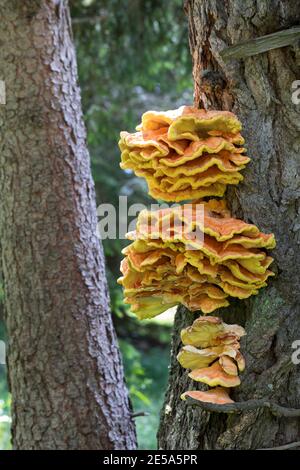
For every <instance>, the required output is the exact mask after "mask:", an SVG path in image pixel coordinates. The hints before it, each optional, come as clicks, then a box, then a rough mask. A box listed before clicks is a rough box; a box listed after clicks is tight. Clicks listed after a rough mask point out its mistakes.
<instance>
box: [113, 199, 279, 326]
mask: <svg viewBox="0 0 300 470" xmlns="http://www.w3.org/2000/svg"><path fill="white" fill-rule="evenodd" d="M202 204H203V207H204V215H203V217H198V213H197V208H198V207H199V205H198V204H197V203H194V204H185V205H182V206H178V207H174V208H170V209H162V210H159V211H146V210H144V211H142V212H140V214H139V216H138V220H137V226H136V230H135V231H134V232H130V233H129V234H128V238H129V239H131V240H132V243H131V245H129V246H127V247H126V248H125V249H124V250H123V253H124V255H125V256H126V257H125V260H123V262H122V264H121V271H122V274H123V276H122V277H121V278H120V279H119V281H118V282H119V283H120V284H122V285H123V287H124V296H125V302H126V303H129V304H131V311H132V312H134V313H135V314H136V315H137V316H138V317H139V318H140V319H144V318H151V317H153V316H155V315H158V314H160V313H162V312H163V311H165V310H167V309H168V308H170V307H172V306H175V305H178V304H179V303H181V304H183V305H185V306H186V307H187V308H188V309H189V310H191V311H196V310H200V311H201V312H202V313H205V314H207V313H211V312H213V311H214V310H216V309H218V308H220V307H226V306H228V305H229V296H231V297H237V298H239V299H243V298H247V297H250V296H251V295H254V294H257V293H258V291H259V289H260V288H262V287H264V286H266V281H267V279H268V277H269V276H273V275H274V273H273V272H272V271H270V270H269V269H268V267H269V265H270V263H271V262H272V258H270V257H269V256H267V254H266V252H265V250H266V249H271V248H274V246H275V240H274V236H273V235H272V234H268V235H266V234H264V233H261V232H260V231H259V229H258V228H257V227H256V226H255V225H253V224H247V223H246V222H243V221H242V220H239V219H234V218H232V217H231V216H230V213H229V211H228V210H227V208H226V205H225V203H224V202H223V201H216V200H210V201H209V202H202ZM195 234H196V236H195Z"/></svg>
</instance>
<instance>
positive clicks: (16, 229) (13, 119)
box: [0, 0, 135, 449]
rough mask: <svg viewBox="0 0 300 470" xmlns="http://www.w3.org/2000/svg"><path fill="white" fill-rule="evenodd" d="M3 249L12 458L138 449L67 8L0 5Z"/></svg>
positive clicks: (9, 1) (61, 4) (43, 0)
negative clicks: (17, 453) (34, 452)
mask: <svg viewBox="0 0 300 470" xmlns="http://www.w3.org/2000/svg"><path fill="white" fill-rule="evenodd" d="M0 11H1V30H0V44H1V47H0V70H1V77H0V78H1V79H2V80H5V83H6V99H7V103H6V105H1V106H0V113H1V114H0V119H1V121H0V124H1V127H0V131H1V133H0V138H1V150H0V162H1V166H0V187H1V198H0V240H1V245H2V265H3V273H4V285H5V296H6V298H5V306H6V323H7V329H8V335H9V348H8V372H9V382H10V389H11V392H12V435H13V446H14V448H16V449H133V448H135V431H134V424H133V421H132V417H131V409H130V404H129V400H128V395H127V391H126V387H125V384H124V376H123V369H122V364H121V359H120V354H119V350H118V346H117V340H116V336H115V332H114V329H113V325H112V320H111V316H110V312H109V298H108V292H107V285H106V279H105V269H104V258H103V252H102V248H101V246H100V244H99V240H98V238H97V236H96V204H95V194H94V186H93V182H92V178H91V172H90V161H89V155H88V150H87V147H86V141H85V137H86V135H85V129H84V124H83V120H82V112H81V102H80V92H79V88H78V85H77V68H76V58H75V51H74V47H73V43H72V33H71V25H70V16H69V10H68V4H67V1H65V0H34V1H33V0H32V1H29V0H24V1H17V0H0Z"/></svg>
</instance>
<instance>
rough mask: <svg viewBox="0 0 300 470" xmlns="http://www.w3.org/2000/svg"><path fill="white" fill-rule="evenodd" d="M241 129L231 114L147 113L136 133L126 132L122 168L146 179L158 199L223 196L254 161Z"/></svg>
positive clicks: (183, 110)
mask: <svg viewBox="0 0 300 470" xmlns="http://www.w3.org/2000/svg"><path fill="white" fill-rule="evenodd" d="M240 130H241V123H240V122H239V120H238V119H237V118H236V116H235V115H234V114H232V113H231V112H229V111H206V110H204V109H201V110H199V109H196V108H193V107H190V106H182V107H181V108H179V109H176V110H172V111H166V112H155V111H148V112H146V113H145V114H143V116H142V123H141V124H140V125H139V126H138V127H137V132H135V133H132V134H130V133H128V132H121V138H120V141H119V147H120V150H121V168H123V169H129V170H133V171H134V172H135V174H136V175H137V176H140V177H143V178H145V179H146V181H147V183H148V188H149V194H150V195H151V196H152V197H154V198H155V199H162V200H164V201H175V202H179V201H184V200H191V199H198V198H203V197H206V196H223V194H224V192H225V190H226V186H227V185H228V184H234V185H235V184H238V183H239V182H240V181H242V179H243V176H242V174H241V173H240V171H241V170H243V168H245V165H246V164H247V163H248V162H249V161H250V159H249V158H248V157H247V156H245V154H244V153H245V149H244V148H243V147H242V146H243V144H244V139H243V137H242V136H241V134H240Z"/></svg>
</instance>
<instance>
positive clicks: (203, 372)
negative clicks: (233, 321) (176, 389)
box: [177, 316, 246, 403]
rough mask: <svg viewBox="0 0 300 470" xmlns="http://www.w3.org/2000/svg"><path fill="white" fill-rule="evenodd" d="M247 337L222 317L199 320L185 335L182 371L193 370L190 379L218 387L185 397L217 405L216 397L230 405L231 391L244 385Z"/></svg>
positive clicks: (186, 329) (181, 362)
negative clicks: (244, 340) (242, 345)
mask: <svg viewBox="0 0 300 470" xmlns="http://www.w3.org/2000/svg"><path fill="white" fill-rule="evenodd" d="M245 334H246V332H245V330H244V328H242V327H241V326H239V325H227V324H226V323H224V322H222V320H221V319H220V318H218V317H211V316H206V317H199V318H197V319H196V320H195V321H194V323H193V324H192V325H191V326H189V327H188V328H185V329H184V330H182V331H181V341H182V343H183V344H184V346H183V348H182V349H181V350H180V352H179V354H178V356H177V359H178V361H179V363H180V364H181V366H182V367H184V368H185V369H190V370H191V372H190V373H189V374H188V375H189V377H190V378H191V379H192V380H194V381H196V382H202V383H204V384H207V385H209V386H210V387H217V388H214V389H213V390H209V391H207V392H203V391H196V390H193V391H188V392H184V393H183V394H182V396H181V398H182V399H185V398H186V396H190V397H192V398H196V399H201V400H202V401H211V402H213V403H219V402H218V401H216V394H217V396H218V397H219V398H222V400H225V401H223V403H230V402H232V400H231V399H230V398H229V396H228V392H227V390H228V389H229V388H231V387H237V386H238V385H240V383H241V381H240V378H239V372H243V370H244V369H245V360H244V357H243V355H242V354H241V352H240V342H239V341H240V338H241V337H242V336H244V335H245Z"/></svg>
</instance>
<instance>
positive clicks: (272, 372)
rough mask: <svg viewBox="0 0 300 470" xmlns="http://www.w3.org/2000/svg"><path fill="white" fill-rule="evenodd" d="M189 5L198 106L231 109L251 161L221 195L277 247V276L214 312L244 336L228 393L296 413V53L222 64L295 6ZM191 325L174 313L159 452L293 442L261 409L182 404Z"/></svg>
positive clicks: (299, 144) (232, 1) (284, 422)
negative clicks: (239, 369) (242, 364)
mask: <svg viewBox="0 0 300 470" xmlns="http://www.w3.org/2000/svg"><path fill="white" fill-rule="evenodd" d="M185 6H186V10H187V14H188V20H189V29H190V47H191V53H192V57H193V75H194V81H195V95H194V96H195V104H196V106H199V107H206V108H217V109H229V110H233V112H235V113H236V114H237V115H238V116H239V118H240V119H241V121H242V123H243V127H244V131H243V134H244V136H245V138H246V146H247V148H248V153H249V156H250V157H252V161H251V163H250V164H249V165H248V167H247V169H245V171H244V175H245V180H244V182H243V183H241V184H239V186H238V187H236V188H234V189H230V190H228V191H227V200H228V201H229V203H230V205H231V208H232V211H233V214H234V215H235V216H237V217H240V218H243V219H244V220H246V221H249V222H253V223H255V224H256V225H258V226H259V227H260V229H261V230H262V231H264V232H274V233H275V236H276V240H277V248H276V249H275V250H274V251H272V256H274V258H275V262H274V264H273V265H272V269H273V270H275V272H276V274H277V275H276V278H274V279H272V280H270V282H269V286H268V287H267V288H265V289H262V290H261V293H260V294H259V295H258V296H254V297H252V298H250V299H249V300H246V301H233V302H232V305H231V307H229V308H227V309H220V311H217V312H215V313H216V314H217V315H220V316H222V317H223V318H224V319H225V320H226V321H228V322H229V323H235V322H237V323H240V324H242V325H245V327H246V330H247V336H246V337H245V339H244V338H243V339H242V341H241V347H242V350H243V352H244V353H245V356H246V361H247V367H246V371H245V373H244V374H243V376H242V385H241V386H240V387H238V388H237V389H235V390H233V393H232V395H233V398H234V399H235V400H236V401H239V402H242V401H245V400H250V399H260V398H266V399H267V400H272V401H273V402H274V401H275V402H276V403H278V404H280V405H283V406H288V407H291V408H300V397H299V375H298V374H299V370H297V366H296V365H294V364H293V363H292V360H291V354H292V352H293V349H292V343H293V341H294V340H297V339H300V315H299V300H300V299H299V292H300V289H299V276H298V271H299V265H300V259H299V243H300V232H299V229H300V224H299V211H300V204H299V195H300V183H299V177H298V176H299V150H300V141H299V122H300V121H299V117H300V116H299V114H300V105H295V104H293V103H292V89H291V86H292V82H293V81H294V80H297V79H299V78H300V76H299V63H298V64H297V59H298V61H299V49H297V47H296V46H295V47H285V48H279V49H274V50H272V51H269V52H264V53H262V54H259V55H253V56H251V57H247V58H243V59H239V60H234V59H231V60H228V61H227V62H224V61H223V60H222V58H221V56H220V51H221V50H222V49H224V48H225V47H227V46H230V45H234V44H238V43H239V42H242V41H247V40H250V39H252V38H255V37H259V36H263V35H266V34H270V33H273V32H276V31H278V30H282V29H285V28H289V27H291V26H293V25H295V24H297V23H298V24H299V11H300V8H299V7H300V2H299V1H298V0H297V1H293V2H284V1H279V0H273V1H271V2H267V1H260V2H256V1H254V0H227V1H223V0H207V1H205V2H204V1H202V0H188V1H187V2H186V3H185ZM297 175H298V176H297ZM193 318H194V316H193V315H191V314H190V313H188V312H186V311H185V310H184V309H183V308H180V309H179V311H178V313H177V315H176V321H175V325H174V337H173V345H172V353H171V370H170V378H169V386H168V390H167V395H166V400H165V404H164V407H163V410H162V414H161V425H160V430H159V436H158V437H159V447H160V448H163V449H255V448H270V447H274V446H280V445H285V444H287V443H290V442H293V441H299V437H300V428H299V418H287V417H276V416H274V415H273V414H272V413H271V412H270V410H268V409H261V408H258V409H257V410H249V411H242V412H240V413H238V414H230V415H226V414H222V413H221V414H219V413H210V412H207V411H204V410H201V409H200V408H196V407H190V406H188V405H186V404H185V403H184V402H181V400H180V398H179V397H180V394H181V393H182V392H183V391H184V390H187V389H196V388H197V386H196V385H195V383H192V382H191V381H190V380H188V379H187V372H186V371H185V370H184V369H182V368H181V367H180V366H179V365H178V363H177V361H176V354H177V352H178V350H179V348H180V339H179V331H180V329H181V328H182V327H184V326H186V325H187V324H190V323H191V322H192V319H193ZM298 367H299V366H298Z"/></svg>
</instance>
